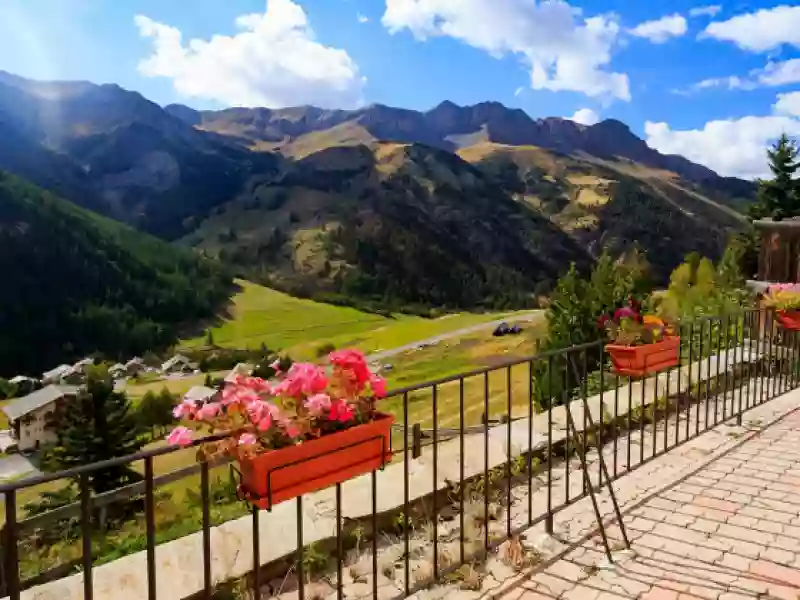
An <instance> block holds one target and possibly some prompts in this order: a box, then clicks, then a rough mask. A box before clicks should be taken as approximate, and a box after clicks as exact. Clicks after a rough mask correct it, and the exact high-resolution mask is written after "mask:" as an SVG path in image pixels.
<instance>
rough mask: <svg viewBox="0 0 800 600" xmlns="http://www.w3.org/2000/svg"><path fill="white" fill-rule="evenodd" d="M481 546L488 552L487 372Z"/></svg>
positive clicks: (486, 380)
mask: <svg viewBox="0 0 800 600" xmlns="http://www.w3.org/2000/svg"><path fill="white" fill-rule="evenodd" d="M483 416H484V422H483V548H484V550H485V551H486V552H489V372H488V371H487V372H486V373H484V374H483Z"/></svg>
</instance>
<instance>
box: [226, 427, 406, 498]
mask: <svg viewBox="0 0 800 600" xmlns="http://www.w3.org/2000/svg"><path fill="white" fill-rule="evenodd" d="M392 423H394V417H392V416H391V415H385V414H383V413H376V414H375V419H374V420H373V421H372V422H370V423H365V424H364V425H356V426H355V427H351V428H350V429H345V430H344V431H339V432H337V433H331V434H328V435H324V436H322V437H320V438H317V439H315V440H311V441H307V442H303V443H302V444H299V445H297V446H289V447H287V448H281V449H279V450H272V451H270V452H267V453H265V454H259V455H258V456H255V457H253V458H246V457H240V458H239V466H240V467H241V471H242V486H241V489H242V491H243V492H244V494H245V496H246V497H247V499H248V500H249V501H250V502H251V503H252V504H254V505H256V506H258V507H259V508H262V509H269V508H272V507H273V506H274V505H276V504H278V503H280V502H283V501H285V500H291V499H292V498H296V497H298V496H300V495H302V494H310V493H311V492H316V491H317V490H321V489H323V488H326V487H328V486H331V485H334V484H336V483H342V482H343V481H347V480H348V479H352V478H353V477H357V476H358V475H363V474H364V473H369V472H370V471H373V470H375V469H379V468H381V467H383V466H384V465H385V464H386V463H388V462H389V461H390V460H391V459H392V452H391V450H390V448H391V443H390V441H391V432H392Z"/></svg>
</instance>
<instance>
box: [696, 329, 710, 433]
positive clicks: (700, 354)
mask: <svg viewBox="0 0 800 600" xmlns="http://www.w3.org/2000/svg"><path fill="white" fill-rule="evenodd" d="M704 325H705V321H700V347H699V349H698V351H697V359H698V360H697V408H696V410H695V418H696V421H695V424H694V434H695V435H700V404H701V397H702V392H701V390H702V389H703V382H702V380H701V378H702V377H703V326H704ZM706 364H708V361H706Z"/></svg>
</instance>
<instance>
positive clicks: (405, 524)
mask: <svg viewBox="0 0 800 600" xmlns="http://www.w3.org/2000/svg"><path fill="white" fill-rule="evenodd" d="M462 421H463V419H462ZM462 437H463V435H462ZM408 493H409V489H408V392H404V393H403V549H404V550H405V551H404V552H403V570H404V575H405V578H404V582H405V593H406V596H410V595H411V567H410V564H409V560H410V558H409V554H410V552H409V541H408V517H409V515H408ZM461 512H462V513H463V512H464V511H463V510H462V511H461ZM462 529H463V528H462Z"/></svg>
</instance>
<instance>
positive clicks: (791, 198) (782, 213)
mask: <svg viewBox="0 0 800 600" xmlns="http://www.w3.org/2000/svg"><path fill="white" fill-rule="evenodd" d="M767 155H768V156H769V169H770V171H772V174H773V175H774V178H773V179H770V180H761V181H760V182H759V189H758V201H757V202H756V204H755V205H753V208H752V210H751V216H752V217H753V218H758V219H761V218H764V217H771V218H773V219H775V220H776V221H780V220H781V219H788V218H790V217H795V216H798V215H800V182H798V180H797V179H796V178H795V174H796V173H797V170H798V169H800V162H798V149H797V144H796V143H795V142H794V140H790V139H789V138H788V136H787V135H786V134H785V133H784V134H783V135H781V137H780V138H779V139H778V141H777V142H776V143H775V145H774V146H772V148H770V149H769V150H768V151H767Z"/></svg>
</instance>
